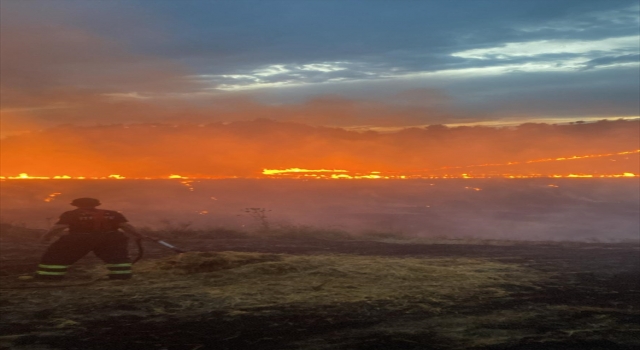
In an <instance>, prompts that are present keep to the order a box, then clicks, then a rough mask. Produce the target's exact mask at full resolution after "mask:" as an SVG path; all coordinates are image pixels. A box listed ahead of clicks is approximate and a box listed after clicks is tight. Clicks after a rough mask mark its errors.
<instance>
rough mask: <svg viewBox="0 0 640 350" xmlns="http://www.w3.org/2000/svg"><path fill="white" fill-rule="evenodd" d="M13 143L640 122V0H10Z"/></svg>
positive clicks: (4, 106) (4, 50)
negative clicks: (254, 123) (127, 131)
mask: <svg viewBox="0 0 640 350" xmlns="http://www.w3.org/2000/svg"><path fill="white" fill-rule="evenodd" d="M0 6H1V8H0V9H1V11H0V15H1V31H0V39H1V51H0V53H1V57H0V59H1V60H0V62H1V66H0V68H1V73H2V74H1V76H2V79H1V91H0V92H1V98H2V99H1V101H0V102H1V109H0V113H1V117H2V134H3V136H7V135H12V134H16V133H20V132H24V131H33V130H41V129H43V128H49V127H52V126H56V125H68V124H71V125H83V126H87V125H98V124H100V125H104V124H112V123H156V122H159V123H210V122H232V121H239V120H254V119H256V118H267V119H274V120H280V121H294V122H299V123H305V124H310V125H324V126H337V127H345V128H354V129H358V130H360V129H374V130H384V129H385V128H387V129H388V130H391V129H393V128H397V127H406V126H419V125H432V124H447V125H460V124H466V125H469V124H480V125H483V124H486V125H507V124H518V123H523V122H530V121H546V122H551V123H553V122H567V121H572V120H573V121H576V120H586V121H589V120H598V119H604V118H609V119H610V118H620V117H623V118H634V117H636V118H637V117H638V116H639V115H640V106H639V100H638V95H639V93H640V68H639V57H640V56H639V54H640V29H639V28H640V27H639V25H640V24H639V23H640V22H639V21H640V4H639V3H638V1H637V0H631V1H622V0H611V1H600V0H595V1H592V0H579V1H578V0H576V1H573V0H564V1H555V0H554V1H546V0H535V1H533V0H531V1H527V0H524V1H501V0H491V1H485V0H474V1H455V2H447V1H194V0H190V1H179V2H177V1H162V0H158V1H153V2H149V1H132V0H128V1H63V0H47V1H38V0H30V1H12V0H3V1H2V2H1V4H0Z"/></svg>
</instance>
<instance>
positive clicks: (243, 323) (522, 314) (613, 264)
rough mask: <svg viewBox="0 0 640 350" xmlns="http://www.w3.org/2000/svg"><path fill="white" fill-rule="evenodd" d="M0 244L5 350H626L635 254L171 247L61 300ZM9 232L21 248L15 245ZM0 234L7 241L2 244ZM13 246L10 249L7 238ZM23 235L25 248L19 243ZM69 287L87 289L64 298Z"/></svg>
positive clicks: (357, 244) (83, 267) (539, 248)
mask: <svg viewBox="0 0 640 350" xmlns="http://www.w3.org/2000/svg"><path fill="white" fill-rule="evenodd" d="M3 229H4V232H3V235H2V245H1V249H2V270H1V273H2V277H1V278H2V282H3V283H2V288H3V290H2V294H3V297H2V301H1V311H2V326H1V329H2V334H3V336H2V338H0V341H1V346H2V347H3V348H6V349H119V348H126V349H213V348H215V349H632V348H636V347H637V346H639V345H640V340H639V339H638V337H637V334H638V332H639V331H640V311H639V310H640V303H639V302H638V300H640V298H639V296H640V285H639V282H638V281H639V280H640V261H639V255H638V254H639V251H638V249H637V245H633V244H631V245H630V244H596V243H590V244H587V243H549V244H546V243H531V242H518V243H516V242H504V241H502V242H500V241H490V242H467V241H449V242H423V243H415V242H413V243H411V244H407V243H397V242H396V243H390V242H380V241H373V240H362V239H360V240H354V239H351V240H325V239H309V238H306V239H302V238H299V237H298V238H292V237H288V238H282V237H266V238H265V237H261V238H258V237H255V236H247V237H241V238H240V237H235V238H229V236H232V234H230V233H226V236H227V237H226V238H222V237H221V236H224V235H221V234H219V235H218V237H216V238H215V239H211V238H207V237H206V236H203V237H199V238H196V237H191V238H178V237H173V240H172V243H175V244H176V245H179V246H181V247H183V248H186V249H189V250H192V251H193V252H191V253H186V254H182V255H177V256H176V255H172V254H171V253H170V251H167V250H163V249H162V248H161V247H155V246H152V245H150V244H146V245H145V246H146V247H147V258H146V259H145V260H143V261H142V262H140V263H139V264H137V265H136V268H135V270H136V272H137V275H136V278H135V279H134V280H132V281H127V282H115V281H105V280H100V279H97V278H99V277H100V276H101V275H102V274H104V271H102V269H101V266H99V265H100V263H99V261H97V260H96V259H95V258H85V259H84V260H82V261H81V262H80V263H78V264H77V266H75V269H74V270H73V271H72V272H71V276H70V278H69V279H68V280H67V281H65V282H60V283H63V285H61V286H58V287H56V283H51V284H49V285H47V286H49V287H50V288H32V287H38V286H40V285H39V284H38V283H33V282H25V281H20V280H17V276H18V275H20V274H25V273H29V272H30V271H32V269H33V268H34V267H35V264H36V263H37V260H38V257H39V254H40V253H41V251H40V250H39V249H34V246H35V244H34V243H33V240H32V239H33V236H35V235H36V234H37V233H36V232H34V231H29V230H17V229H16V228H11V227H7V226H5V227H4V228H3ZM18 231H20V232H18ZM7 232H8V233H7ZM18 233H19V234H18ZM30 235H31V236H30ZM73 284H83V285H78V286H69V285H73Z"/></svg>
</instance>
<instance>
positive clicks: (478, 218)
mask: <svg viewBox="0 0 640 350" xmlns="http://www.w3.org/2000/svg"><path fill="white" fill-rule="evenodd" d="M0 184H1V185H0V186H1V188H2V195H1V197H0V199H1V205H2V208H3V210H2V221H3V222H9V223H13V224H25V225H26V226H28V227H32V228H45V227H46V226H47V225H49V224H50V223H51V222H52V221H53V220H55V219H56V217H57V216H58V215H59V214H60V213H61V212H63V211H66V210H70V209H72V207H71V206H70V205H69V204H68V203H70V201H71V200H72V199H73V198H76V197H97V198H100V200H101V201H102V203H103V205H102V207H101V208H104V209H112V210H118V211H121V212H122V213H123V214H125V216H126V217H127V218H128V219H129V220H130V222H131V223H132V224H134V225H137V226H139V227H149V228H152V229H176V228H180V227H183V228H184V227H189V229H193V230H202V231H203V232H206V230H207V229H216V228H227V229H233V230H240V231H247V232H256V231H260V230H262V229H265V227H266V228H268V229H272V230H277V229H291V228H296V227H297V228H300V227H307V228H309V227H310V228H314V229H318V230H336V231H344V232H348V233H350V234H356V235H357V234H371V233H376V234H380V235H382V236H384V235H388V236H389V237H400V236H401V237H404V238H418V239H419V238H452V239H458V238H476V239H501V240H526V241H583V242H625V241H629V242H637V241H638V232H639V231H640V223H639V220H638V216H639V214H638V213H639V212H640V198H639V197H638V193H639V191H640V184H639V183H638V181H637V178H630V179H550V178H538V179H431V180H429V179H421V180H293V179H226V180H193V181H189V182H185V181H180V180H146V181H145V180H60V181H50V180H29V181H3V182H1V183H0ZM309 232H310V233H309V234H313V233H312V232H313V231H312V230H310V231H309Z"/></svg>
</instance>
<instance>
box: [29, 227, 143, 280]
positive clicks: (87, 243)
mask: <svg viewBox="0 0 640 350" xmlns="http://www.w3.org/2000/svg"><path fill="white" fill-rule="evenodd" d="M91 251H93V253H94V254H95V255H96V256H97V257H98V258H100V259H101V260H102V261H104V262H105V264H106V266H107V268H108V269H109V278H111V279H129V278H131V260H129V257H128V255H129V254H128V239H127V237H126V236H125V235H124V234H123V233H121V232H100V233H86V234H85V233H83V234H80V233H76V234H68V235H66V236H62V237H60V239H58V240H57V241H55V242H53V244H51V245H50V246H49V248H48V249H47V251H46V252H45V253H44V255H43V256H42V259H41V261H40V264H39V265H38V271H37V272H36V277H37V278H44V279H61V278H63V277H64V276H65V275H66V274H67V269H68V268H69V266H71V265H72V264H73V263H75V262H76V261H78V260H80V258H82V257H83V256H85V255H87V254H88V253H89V252H91Z"/></svg>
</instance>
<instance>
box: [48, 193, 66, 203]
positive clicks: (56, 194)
mask: <svg viewBox="0 0 640 350" xmlns="http://www.w3.org/2000/svg"><path fill="white" fill-rule="evenodd" d="M61 194H62V193H60V192H54V193H52V194H50V195H48V196H47V198H45V199H44V201H45V202H51V201H53V200H54V199H55V198H56V197H57V196H59V195H61Z"/></svg>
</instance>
